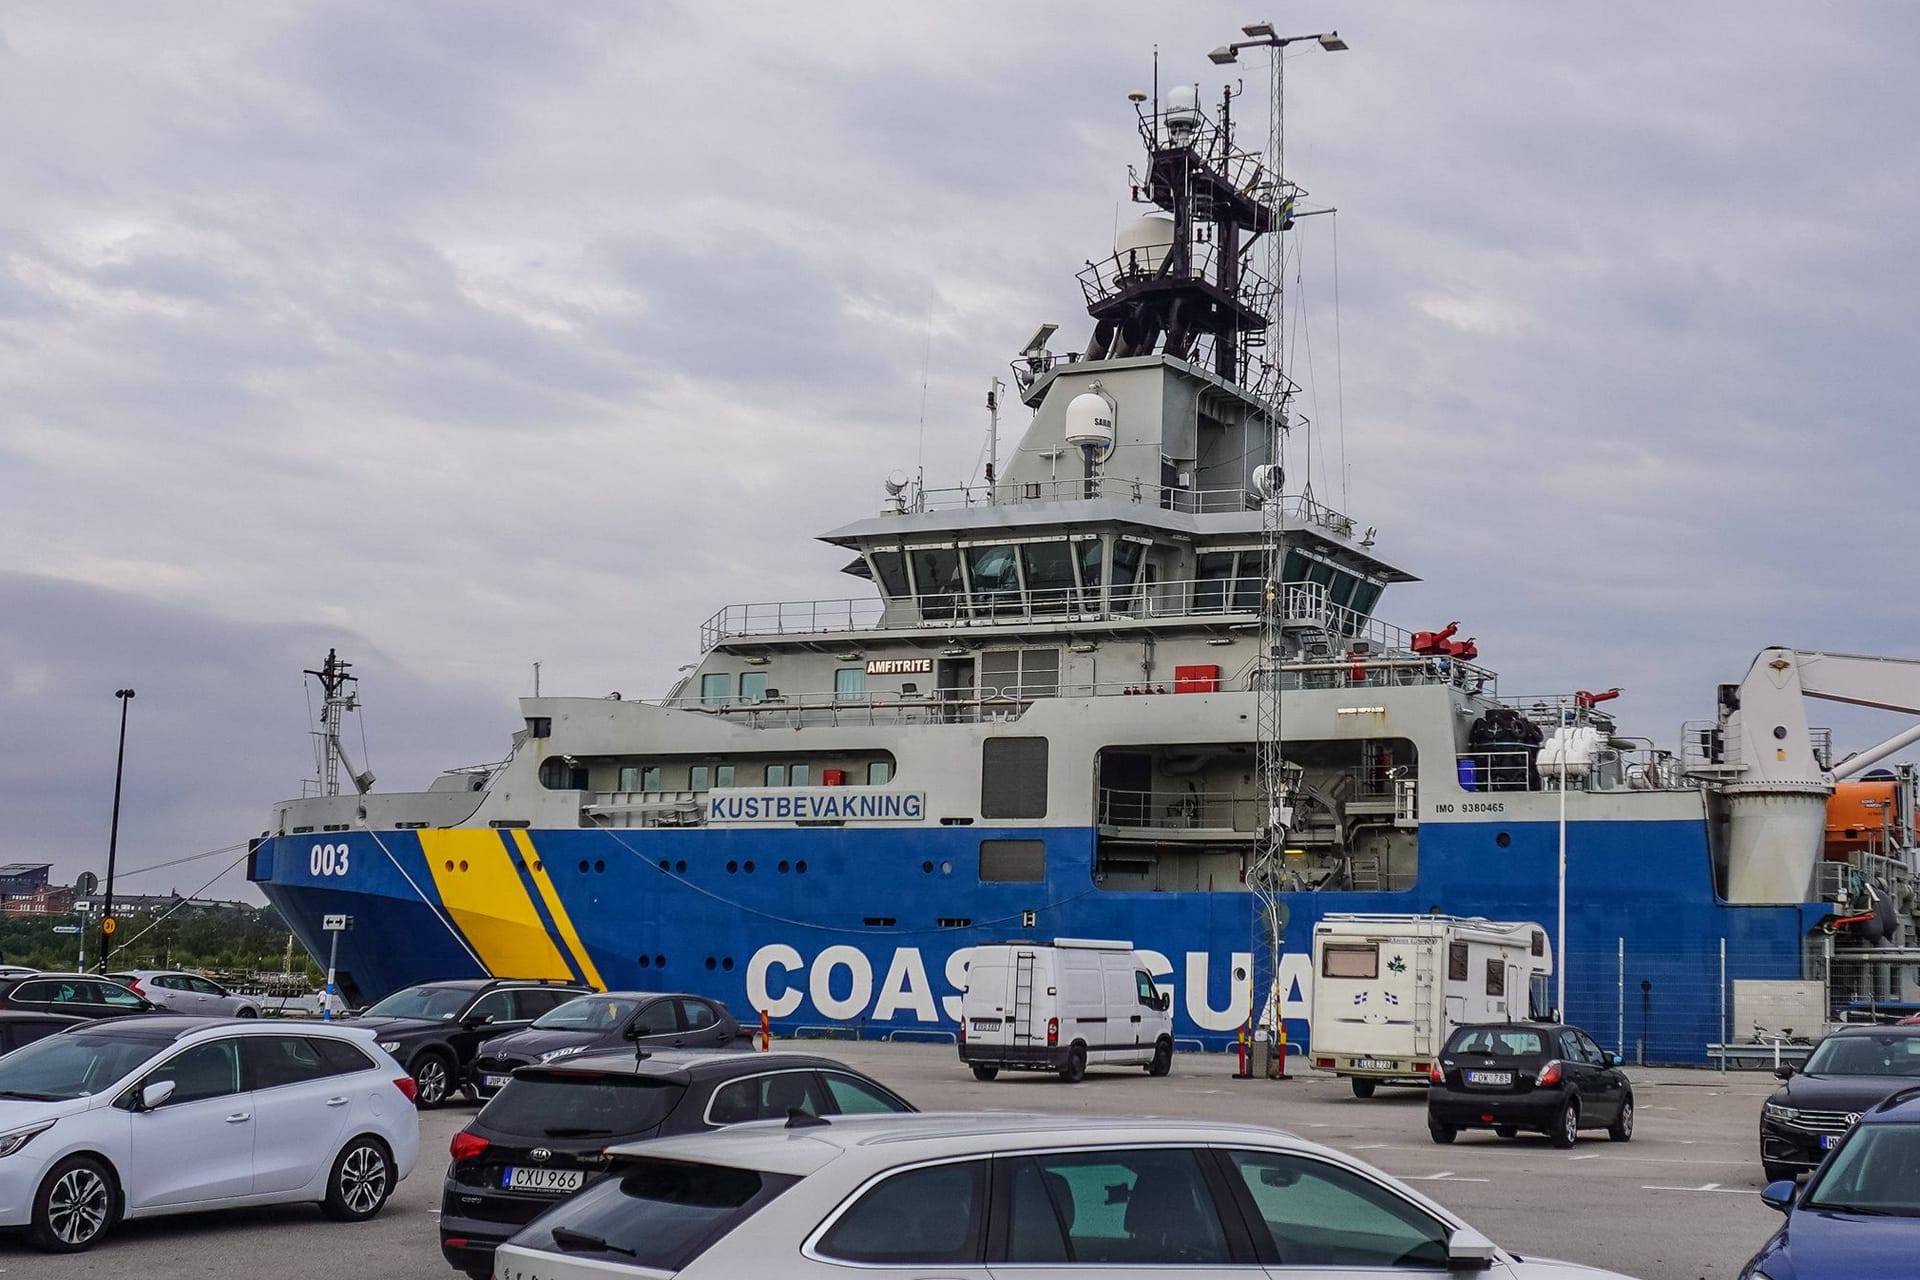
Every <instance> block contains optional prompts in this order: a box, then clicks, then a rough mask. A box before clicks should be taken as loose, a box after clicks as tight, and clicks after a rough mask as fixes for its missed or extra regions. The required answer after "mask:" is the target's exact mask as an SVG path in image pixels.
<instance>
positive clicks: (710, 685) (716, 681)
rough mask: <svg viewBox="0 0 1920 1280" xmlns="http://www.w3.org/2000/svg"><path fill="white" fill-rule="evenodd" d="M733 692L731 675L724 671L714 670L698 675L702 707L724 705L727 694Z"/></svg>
mask: <svg viewBox="0 0 1920 1280" xmlns="http://www.w3.org/2000/svg"><path fill="white" fill-rule="evenodd" d="M732 692H733V677H732V676H731V675H729V674H728V673H727V672H725V671H715V672H712V673H710V674H708V675H704V676H701V677H700V705H701V706H703V707H724V706H726V705H727V698H728V695H729V694H731V693H732Z"/></svg>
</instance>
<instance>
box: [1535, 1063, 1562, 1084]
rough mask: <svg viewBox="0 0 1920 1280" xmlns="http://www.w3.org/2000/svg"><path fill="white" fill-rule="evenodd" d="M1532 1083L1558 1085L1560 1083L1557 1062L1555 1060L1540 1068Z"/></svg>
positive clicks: (1558, 1064)
mask: <svg viewBox="0 0 1920 1280" xmlns="http://www.w3.org/2000/svg"><path fill="white" fill-rule="evenodd" d="M1533 1082H1534V1083H1535V1084H1559V1083H1560V1063H1559V1060H1558V1059H1556V1060H1554V1061H1552V1062H1549V1063H1548V1064H1547V1065H1546V1066H1544V1067H1542V1068H1540V1074H1539V1075H1537V1076H1535V1077H1534V1078H1533Z"/></svg>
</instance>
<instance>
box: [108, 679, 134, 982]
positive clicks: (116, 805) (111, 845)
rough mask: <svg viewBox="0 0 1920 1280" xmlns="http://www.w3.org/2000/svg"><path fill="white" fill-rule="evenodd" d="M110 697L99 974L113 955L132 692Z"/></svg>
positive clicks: (120, 691)
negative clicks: (115, 714) (108, 821)
mask: <svg viewBox="0 0 1920 1280" xmlns="http://www.w3.org/2000/svg"><path fill="white" fill-rule="evenodd" d="M113 696H114V697H116V698H118V699H120V750H119V751H118V753H117V754H115V756H114V758H113V823H112V825H111V826H110V827H109V828H108V830H107V896H106V901H105V903H104V905H103V906H102V907H101V909H100V972H102V973H105V972H106V971H107V960H108V958H109V957H110V956H112V955H113V932H112V931H113V927H114V926H113V923H112V921H113V865H114V858H115V857H116V856H117V855H118V853H119V851H120V780H121V778H122V776H123V775H124V773H125V771H126V763H127V704H128V703H129V702H132V701H133V690H131V689H115V690H114V691H113Z"/></svg>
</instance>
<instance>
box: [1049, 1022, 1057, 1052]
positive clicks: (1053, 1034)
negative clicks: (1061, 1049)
mask: <svg viewBox="0 0 1920 1280" xmlns="http://www.w3.org/2000/svg"><path fill="white" fill-rule="evenodd" d="M1059 1043H1060V1019H1058V1018H1048V1019H1047V1048H1049V1049H1051V1048H1053V1047H1054V1046H1055V1045H1057V1044H1059Z"/></svg>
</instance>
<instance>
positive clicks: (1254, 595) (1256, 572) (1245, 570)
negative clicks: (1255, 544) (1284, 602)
mask: <svg viewBox="0 0 1920 1280" xmlns="http://www.w3.org/2000/svg"><path fill="white" fill-rule="evenodd" d="M1265 560H1266V552H1264V551H1242V552H1241V553H1240V564H1239V572H1238V573H1236V574H1235V575H1234V579H1233V607H1234V609H1235V610H1236V611H1238V612H1241V613H1256V612H1258V611H1259V609H1260V596H1261V593H1262V591H1263V590H1264V589H1265V586H1266V565H1265V563H1264V561H1265Z"/></svg>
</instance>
